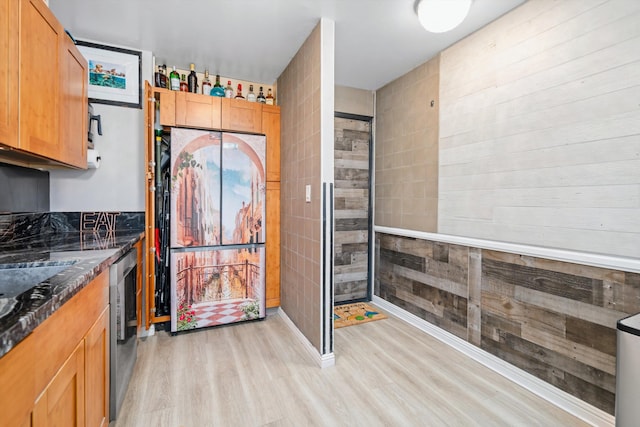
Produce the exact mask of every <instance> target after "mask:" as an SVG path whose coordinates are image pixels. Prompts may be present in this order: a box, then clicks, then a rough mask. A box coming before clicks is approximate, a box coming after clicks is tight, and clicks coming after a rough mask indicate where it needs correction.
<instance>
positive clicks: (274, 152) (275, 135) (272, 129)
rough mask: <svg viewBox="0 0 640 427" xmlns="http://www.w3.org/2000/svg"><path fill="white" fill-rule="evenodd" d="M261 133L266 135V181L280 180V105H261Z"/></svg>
mask: <svg viewBox="0 0 640 427" xmlns="http://www.w3.org/2000/svg"><path fill="white" fill-rule="evenodd" d="M262 133H264V134H265V136H266V137H267V181H280V107H276V106H275V105H263V106H262Z"/></svg>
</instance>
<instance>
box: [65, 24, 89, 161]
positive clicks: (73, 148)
mask: <svg viewBox="0 0 640 427" xmlns="http://www.w3.org/2000/svg"><path fill="white" fill-rule="evenodd" d="M61 42H62V47H61V56H60V77H61V78H60V97H61V98H60V152H59V155H58V157H59V160H60V161H62V162H64V163H66V164H68V165H71V166H76V167H78V168H82V169H86V168H87V126H88V123H87V115H88V112H87V109H88V104H87V72H88V67H87V61H86V60H85V59H84V57H83V56H82V54H81V53H80V51H78V49H77V48H76V46H75V44H74V43H73V42H72V41H71V39H70V38H69V37H67V36H66V35H64V36H63V37H62V38H61Z"/></svg>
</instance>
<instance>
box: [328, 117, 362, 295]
mask: <svg viewBox="0 0 640 427" xmlns="http://www.w3.org/2000/svg"><path fill="white" fill-rule="evenodd" d="M334 134H335V141H334V159H335V163H334V171H335V172H334V183H335V190H334V218H335V220H334V228H335V231H334V233H335V235H334V242H333V246H334V274H333V282H334V293H333V294H334V301H335V302H344V301H349V300H354V299H362V298H367V296H368V293H367V290H368V282H369V280H368V278H369V142H370V139H371V123H369V122H365V121H362V120H352V119H345V118H340V117H336V119H335V127H334Z"/></svg>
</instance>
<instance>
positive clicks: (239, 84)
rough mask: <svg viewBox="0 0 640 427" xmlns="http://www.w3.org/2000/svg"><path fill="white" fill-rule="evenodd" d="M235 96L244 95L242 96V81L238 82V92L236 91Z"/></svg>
mask: <svg viewBox="0 0 640 427" xmlns="http://www.w3.org/2000/svg"><path fill="white" fill-rule="evenodd" d="M235 98H236V99H244V96H242V83H238V93H236V96H235Z"/></svg>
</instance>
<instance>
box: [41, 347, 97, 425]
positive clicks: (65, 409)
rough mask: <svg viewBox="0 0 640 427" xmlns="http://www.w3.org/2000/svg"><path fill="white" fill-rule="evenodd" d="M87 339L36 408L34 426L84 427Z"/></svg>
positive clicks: (65, 365) (66, 363) (48, 387)
mask: <svg viewBox="0 0 640 427" xmlns="http://www.w3.org/2000/svg"><path fill="white" fill-rule="evenodd" d="M84 392H85V390H84V342H80V344H78V346H77V347H76V349H75V350H74V351H73V353H71V356H69V358H68V359H67V360H66V362H65V363H64V365H62V368H60V370H59V371H58V372H57V374H56V375H55V377H53V379H52V380H51V382H50V383H49V385H48V386H47V388H45V389H44V391H43V392H42V394H41V395H40V397H39V398H38V400H37V401H36V404H35V406H34V408H33V415H32V416H33V418H32V425H33V426H34V427H41V426H65V427H66V426H68V427H73V426H84V425H85V420H84V414H85V409H84V395H85V394H84Z"/></svg>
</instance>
